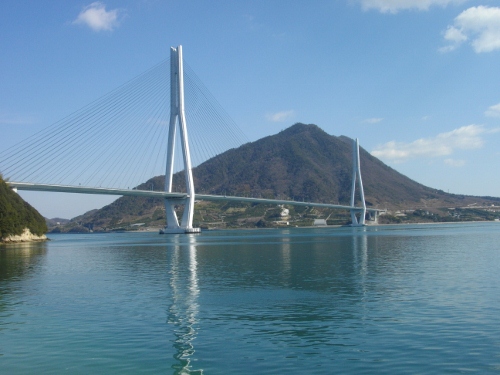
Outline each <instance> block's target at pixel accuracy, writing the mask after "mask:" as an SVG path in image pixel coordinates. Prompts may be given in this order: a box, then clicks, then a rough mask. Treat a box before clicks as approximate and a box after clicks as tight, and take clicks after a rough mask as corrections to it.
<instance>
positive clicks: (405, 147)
mask: <svg viewBox="0 0 500 375" xmlns="http://www.w3.org/2000/svg"><path fill="white" fill-rule="evenodd" d="M494 132H497V130H496V129H492V130H490V129H486V128H485V127H484V126H483V125H467V126H462V127H461V128H458V129H455V130H452V131H450V132H447V133H441V134H438V135H437V136H435V137H433V138H420V139H417V140H416V141H413V142H410V143H404V142H395V141H391V142H387V143H386V144H384V145H380V146H378V147H377V148H376V149H375V150H373V151H372V153H371V154H372V155H373V156H375V157H377V158H380V159H384V160H388V161H394V162H403V161H406V160H408V159H412V158H423V157H424V158H433V157H439V156H447V155H451V154H453V152H454V151H455V150H472V149H477V148H481V147H482V146H483V144H484V140H483V138H482V137H481V135H482V134H487V133H494Z"/></svg>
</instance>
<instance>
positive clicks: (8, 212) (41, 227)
mask: <svg viewBox="0 0 500 375" xmlns="http://www.w3.org/2000/svg"><path fill="white" fill-rule="evenodd" d="M25 228H28V229H29V230H30V232H31V233H32V234H36V235H38V236H41V235H42V234H45V233H46V232H47V225H46V224H45V219H44V218H43V216H42V215H40V213H38V211H37V210H35V209H34V208H33V207H31V206H30V205H29V204H28V203H27V202H25V201H24V200H23V199H22V198H21V197H20V196H19V195H18V194H16V193H15V192H13V191H12V190H11V189H10V188H9V187H8V186H7V184H6V183H5V181H4V180H3V178H2V176H1V175H0V239H1V238H5V237H7V236H10V235H19V234H22V233H23V231H24V229H25Z"/></svg>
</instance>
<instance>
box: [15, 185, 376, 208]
mask: <svg viewBox="0 0 500 375" xmlns="http://www.w3.org/2000/svg"><path fill="white" fill-rule="evenodd" d="M7 184H8V185H9V186H10V187H11V188H12V189H15V190H31V191H49V192H59V193H80V194H100V195H126V196H136V197H155V198H170V199H185V198H187V194H186V193H169V192H166V191H154V190H137V189H114V188H101V187H88V186H73V185H51V184H36V183H29V182H12V181H7ZM195 199H196V200H205V201H230V202H248V203H263V204H289V205H293V206H308V207H323V208H334V209H341V210H355V211H359V212H361V211H362V210H363V208H362V207H352V206H343V205H339V204H330V203H315V202H299V201H290V200H281V199H265V198H250V197H235V196H226V195H210V194H195ZM366 210H367V211H368V212H373V213H377V212H379V211H382V210H379V209H376V208H367V209H366Z"/></svg>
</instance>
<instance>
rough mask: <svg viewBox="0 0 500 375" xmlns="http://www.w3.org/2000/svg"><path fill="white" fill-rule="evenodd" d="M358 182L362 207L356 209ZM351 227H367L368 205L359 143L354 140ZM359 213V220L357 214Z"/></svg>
mask: <svg viewBox="0 0 500 375" xmlns="http://www.w3.org/2000/svg"><path fill="white" fill-rule="evenodd" d="M356 180H357V181H358V187H359V196H360V199H361V204H362V206H361V207H355V206H354V203H355V197H356ZM351 207H352V208H351V222H352V223H351V225H352V226H363V225H365V216H366V203H365V192H364V190H363V181H362V180H361V166H360V163H359V141H358V139H357V138H356V140H353V143H352V186H351ZM358 213H359V218H358V217H357V215H356V214H358Z"/></svg>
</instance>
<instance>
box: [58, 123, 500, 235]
mask: <svg viewBox="0 0 500 375" xmlns="http://www.w3.org/2000/svg"><path fill="white" fill-rule="evenodd" d="M360 159H361V161H360V162H361V174H362V178H363V185H364V191H365V199H366V203H367V206H368V207H374V208H381V209H389V210H390V211H393V212H394V217H392V218H391V217H390V215H389V216H386V218H383V219H382V220H385V221H387V222H408V221H411V222H415V221H417V222H423V221H427V222H429V221H440V220H446V221H454V220H463V219H465V218H471V217H476V218H479V217H480V216H478V215H476V216H471V215H470V212H471V211H470V209H467V210H466V214H462V215H461V216H460V215H459V214H457V212H458V211H453V212H450V210H449V209H448V208H458V209H460V208H464V207H465V208H467V207H468V206H471V207H473V205H477V206H482V207H487V206H492V205H495V206H500V198H491V197H471V196H464V195H455V194H447V193H445V192H444V191H442V190H436V189H433V188H430V187H427V186H424V185H422V184H419V183H418V182H416V181H413V180H411V179H410V178H408V177H406V176H404V175H402V174H401V173H399V172H397V171H395V170H394V169H392V168H391V167H389V166H387V165H385V164H384V163H383V162H381V161H380V160H378V159H377V158H375V157H373V156H372V155H370V154H369V153H368V152H367V151H365V150H363V149H360ZM193 176H194V182H195V190H196V192H197V193H199V194H216V195H228V196H230V195H232V196H248V197H255V198H261V197H262V198H275V199H283V200H295V201H306V202H307V201H309V202H322V203H333V204H343V205H349V201H350V189H351V176H352V140H351V139H350V138H347V137H344V136H340V137H336V136H332V135H329V134H327V133H325V132H324V131H323V130H321V129H320V128H319V127H318V126H316V125H305V124H295V125H293V126H291V127H289V128H288V129H285V130H283V131H281V132H280V133H278V134H275V135H272V136H268V137H265V138H262V139H259V140H257V141H255V142H250V143H247V144H244V145H242V146H241V147H238V148H236V149H231V150H228V151H226V152H224V153H222V154H220V155H218V156H216V157H214V158H212V159H210V160H207V161H206V162H204V163H202V164H200V165H199V166H197V167H196V168H194V169H193ZM173 186H174V190H175V191H185V189H183V187H184V186H185V183H184V175H183V174H181V173H177V174H176V175H174V178H173ZM137 189H141V190H163V189H164V176H157V177H153V178H151V179H150V180H148V181H147V182H145V183H143V184H141V185H139V186H137ZM286 208H287V209H289V213H290V215H289V217H288V218H286V219H283V220H281V217H278V216H280V215H278V216H276V215H277V214H276V212H274V211H276V210H277V208H276V206H274V208H273V207H271V206H267V205H254V204H243V203H228V202H199V203H197V204H196V205H195V216H194V223H193V224H194V225H196V226H201V227H225V228H227V227H255V226H257V227H259V226H260V227H263V226H264V227H265V226H274V225H278V224H277V222H280V221H282V222H288V223H289V224H290V225H299V226H300V225H312V223H313V221H314V219H316V218H318V219H326V218H327V219H328V220H327V221H328V224H346V223H349V222H350V215H349V212H346V211H332V210H320V209H312V208H308V209H307V210H306V209H305V208H299V207H294V206H291V205H287V206H286ZM437 208H446V209H445V210H444V211H442V210H436V209H437ZM408 209H411V210H413V211H412V212H416V214H413V213H412V214H411V215H402V214H401V213H397V212H398V211H399V210H402V211H404V210H408ZM273 210H274V211H273ZM181 211H182V208H181V207H179V212H178V213H179V214H180V213H181ZM428 211H430V213H432V215H431V214H430V213H429V214H426V212H428ZM421 212H422V214H419V213H421ZM272 215H275V216H274V217H273V216H272ZM490 216H491V217H494V215H493V216H492V215H490ZM482 217H484V219H486V217H489V216H488V215H486V216H484V215H483V216H482ZM133 224H135V225H136V226H135V228H138V227H139V226H162V225H164V224H165V209H164V206H163V201H162V199H156V198H145V197H122V198H119V199H117V200H116V201H115V202H113V203H112V204H110V205H108V206H106V207H104V208H102V209H101V210H97V211H93V212H88V213H86V214H85V215H82V216H79V217H77V218H75V219H73V221H72V223H71V224H70V225H68V226H66V227H65V229H66V230H69V229H68V228H71V230H75V231H80V230H90V229H93V230H112V229H127V228H134V227H131V226H130V225H133Z"/></svg>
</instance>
